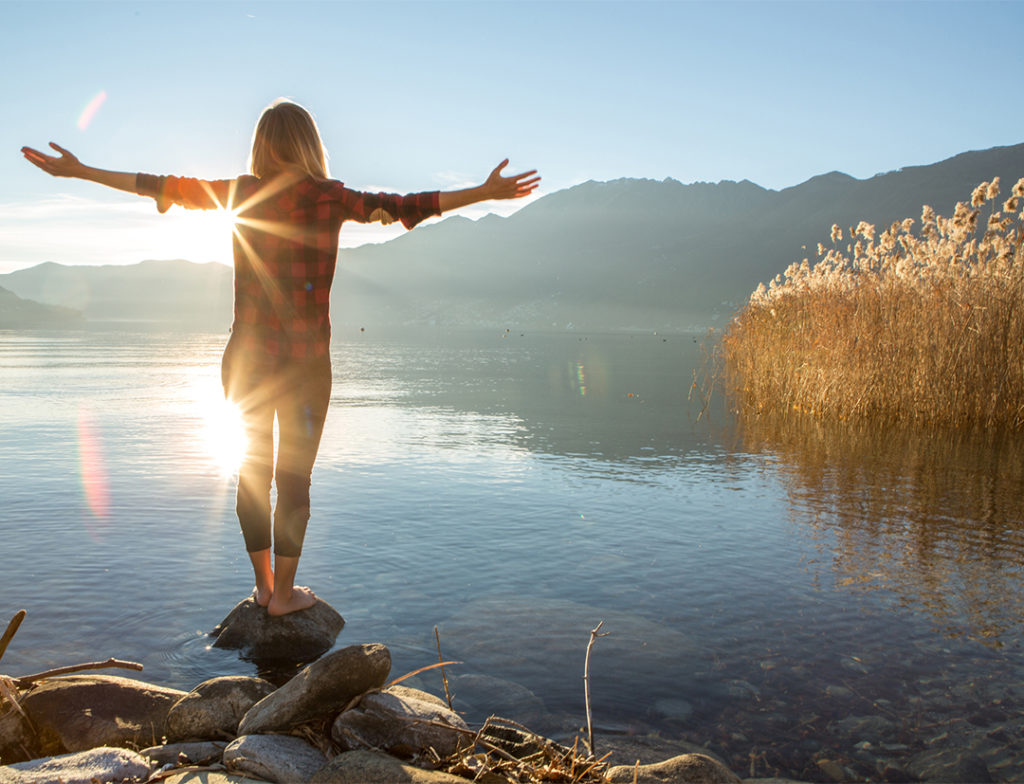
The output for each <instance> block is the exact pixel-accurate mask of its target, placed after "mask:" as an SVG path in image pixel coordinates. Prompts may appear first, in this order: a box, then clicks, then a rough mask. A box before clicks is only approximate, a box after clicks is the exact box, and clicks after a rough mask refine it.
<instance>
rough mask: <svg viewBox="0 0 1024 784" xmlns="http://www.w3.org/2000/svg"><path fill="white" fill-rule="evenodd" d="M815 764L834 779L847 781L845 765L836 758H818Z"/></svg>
mask: <svg viewBox="0 0 1024 784" xmlns="http://www.w3.org/2000/svg"><path fill="white" fill-rule="evenodd" d="M815 764H816V765H817V766H818V769H819V770H820V771H821V772H822V773H824V774H825V775H826V776H828V778H829V779H831V780H832V781H846V771H845V770H843V766H842V765H840V764H839V763H838V762H836V761H835V760H830V759H820V760H816V761H815Z"/></svg>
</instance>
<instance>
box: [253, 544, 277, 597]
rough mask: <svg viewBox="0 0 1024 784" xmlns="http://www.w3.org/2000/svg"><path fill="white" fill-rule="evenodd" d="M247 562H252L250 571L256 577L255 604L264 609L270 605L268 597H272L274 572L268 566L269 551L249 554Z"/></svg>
mask: <svg viewBox="0 0 1024 784" xmlns="http://www.w3.org/2000/svg"><path fill="white" fill-rule="evenodd" d="M249 560H250V561H252V571H253V574H254V575H255V576H256V587H255V588H254V589H253V597H254V598H255V599H256V604H258V605H259V606H260V607H266V606H267V605H268V604H270V597H271V596H273V595H274V570H273V569H272V568H271V566H270V549H269V548H268V549H266V550H257V551H255V552H251V553H249Z"/></svg>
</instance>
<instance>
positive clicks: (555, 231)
mask: <svg viewBox="0 0 1024 784" xmlns="http://www.w3.org/2000/svg"><path fill="white" fill-rule="evenodd" d="M996 176H998V177H1000V178H1001V182H1002V186H1003V192H1004V194H1005V193H1008V192H1009V189H1010V188H1011V187H1012V185H1013V183H1014V182H1016V181H1017V179H1018V178H1020V177H1022V176H1024V144H1019V145H1014V146H1009V147H996V148H992V149H989V150H983V151H975V152H966V153H963V154H961V155H957V156H955V157H953V158H949V159H947V160H944V161H941V162H939V163H934V164H930V165H926V166H910V167H906V168H903V169H899V170H897V171H893V172H887V173H884V174H878V175H875V176H874V177H871V178H869V179H865V180H859V179H855V178H853V177H850V176H848V175H846V174H842V173H840V172H830V173H828V174H823V175H820V176H817V177H813V178H811V179H810V180H807V181H806V182H804V183H801V184H800V185H796V186H793V187H791V188H786V189H783V190H779V191H773V190H768V189H765V188H762V187H760V186H758V185H756V184H754V183H752V182H749V181H746V180H744V181H741V182H731V181H724V182H719V183H692V184H682V183H680V182H677V181H676V180H672V179H666V180H663V181H655V180H642V179H620V180H614V181H610V182H593V181H591V182H585V183H583V184H581V185H577V186H575V187H572V188H567V189H565V190H562V191H558V192H555V193H552V194H550V195H547V196H544V197H542V198H540V199H537V200H536V201H535V202H533V203H531V204H529V205H527V206H526V207H524V208H523V209H521V210H519V211H518V212H516V213H514V214H513V215H511V216H509V217H506V218H502V217H498V216H494V215H491V216H488V217H485V218H482V219H480V220H477V221H471V220H469V219H466V218H462V217H458V216H456V217H451V218H448V219H446V220H443V221H440V222H437V223H433V224H428V225H425V226H422V227H419V228H417V229H416V230H415V231H412V232H410V233H408V234H405V235H403V236H401V237H398V238H397V239H394V240H391V241H390V242H386V243H383V244H380V245H364V246H361V247H359V248H352V249H345V250H342V251H341V254H340V257H339V264H338V270H337V275H336V278H335V283H334V289H333V292H332V321H333V322H334V324H335V325H336V327H339V326H356V327H358V326H367V327H369V326H387V325H414V326H426V325H440V326H459V327H461V326H466V327H472V326H476V327H480V326H486V327H507V328H515V329H553V328H554V329H565V328H567V327H569V328H578V329H592V330H624V329H636V330H694V329H697V330H700V329H704V328H707V327H709V326H722V325H723V324H724V323H725V322H726V321H727V319H728V317H729V315H730V314H731V313H732V312H734V311H735V310H736V309H737V308H739V307H741V306H742V305H743V303H744V302H746V300H747V297H748V296H749V294H750V292H751V291H752V290H753V289H754V288H755V287H756V286H757V284H758V283H759V282H761V281H767V280H769V279H771V278H773V277H774V276H775V275H776V274H777V273H779V272H782V271H783V270H784V269H785V268H786V267H787V266H788V265H789V264H790V263H791V262H794V261H797V262H799V261H800V260H801V259H803V258H805V257H807V258H810V259H811V261H813V260H814V258H815V255H814V250H813V249H815V248H816V246H817V243H818V242H822V243H824V244H828V238H829V233H830V229H831V226H832V224H833V223H838V224H839V225H840V226H842V227H844V228H845V227H848V226H851V225H856V224H857V222H859V221H860V220H866V221H868V222H869V223H874V224H876V226H878V227H879V229H880V230H881V228H883V227H886V226H888V225H889V224H890V223H891V222H892V221H895V220H901V219H903V218H907V217H911V218H915V219H919V218H920V214H921V207H922V205H924V204H929V205H931V206H932V207H934V208H935V210H936V211H937V212H939V213H940V214H944V215H949V214H951V212H952V210H953V207H954V205H955V204H956V202H957V201H967V200H969V199H970V195H971V191H972V190H973V188H974V187H975V186H976V185H978V183H980V182H982V181H988V180H991V179H992V178H993V177H996ZM342 231H344V229H342ZM0 286H2V287H4V288H6V289H8V290H9V291H10V292H13V293H14V294H16V295H17V296H19V297H23V298H28V299H31V300H36V301H38V302H40V303H44V304H47V305H55V306H62V307H65V308H74V309H77V310H80V311H82V312H83V313H84V316H85V318H86V319H89V320H92V321H95V320H124V321H140V322H141V321H151V322H159V323H165V324H168V325H177V326H192V327H196V328H203V329H226V328H227V326H228V324H229V322H230V319H231V271H230V269H229V268H228V267H225V266H224V265H221V264H216V263H209V264H192V263H189V262H186V261H182V260H177V261H147V262H142V263H140V264H137V265H132V266H127V267H124V266H102V267H85V266H75V265H60V264H54V263H46V264H41V265H38V266H36V267H31V268H29V269H25V270H19V271H17V272H13V273H8V274H6V275H0ZM4 307H6V305H4Z"/></svg>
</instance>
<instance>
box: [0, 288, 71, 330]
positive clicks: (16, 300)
mask: <svg viewBox="0 0 1024 784" xmlns="http://www.w3.org/2000/svg"><path fill="white" fill-rule="evenodd" d="M81 323H82V312H81V311H80V310H72V309H71V308H61V307H57V306H55V305H43V304H41V303H39V302H33V301H32V300H29V299H22V298H21V297H19V296H18V295H17V294H15V293H14V292H13V291H8V290H7V289H4V288H0V329H53V328H64V327H74V326H78V325H80V324H81Z"/></svg>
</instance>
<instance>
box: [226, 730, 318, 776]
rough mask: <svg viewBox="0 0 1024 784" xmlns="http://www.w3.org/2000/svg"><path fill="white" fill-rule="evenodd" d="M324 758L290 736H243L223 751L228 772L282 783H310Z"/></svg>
mask: <svg viewBox="0 0 1024 784" xmlns="http://www.w3.org/2000/svg"><path fill="white" fill-rule="evenodd" d="M326 763H327V757H326V756H324V753H323V752H322V751H320V749H317V748H314V747H313V746H311V745H310V744H308V743H306V741H304V740H303V739H302V738H296V737H295V736H293V735H243V736H242V737H240V738H238V739H237V740H234V741H232V742H231V743H229V744H228V746H227V748H226V749H224V764H225V765H226V766H227V768H228V770H235V771H239V772H240V773H244V774H246V775H253V776H258V777H259V778H261V779H266V780H267V781H277V782H280V783H281V784H291V782H305V781H309V779H310V777H311V776H312V775H313V774H314V773H316V772H317V771H318V770H320V768H322V767H323V766H324V765H325V764H326Z"/></svg>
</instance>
